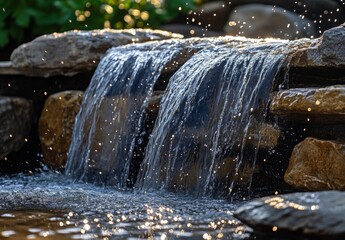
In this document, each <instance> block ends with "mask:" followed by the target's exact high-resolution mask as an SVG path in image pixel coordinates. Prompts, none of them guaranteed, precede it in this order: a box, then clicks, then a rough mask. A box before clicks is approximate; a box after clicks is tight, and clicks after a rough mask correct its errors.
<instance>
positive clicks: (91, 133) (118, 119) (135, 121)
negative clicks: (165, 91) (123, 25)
mask: <svg viewBox="0 0 345 240" xmlns="http://www.w3.org/2000/svg"><path fill="white" fill-rule="evenodd" d="M140 46H143V47H145V46H146V47H147V45H139V47H138V48H137V47H134V46H131V47H123V48H117V49H116V50H115V51H109V52H108V54H107V56H106V57H105V58H104V59H103V61H102V64H100V65H99V67H98V69H97V70H96V73H95V74H94V77H93V79H92V81H91V84H90V86H89V88H88V90H87V91H86V93H85V96H84V101H83V104H82V109H81V111H80V113H79V115H78V117H77V120H76V124H75V128H74V135H73V140H72V144H71V148H70V151H69V160H68V162H67V165H66V174H67V175H70V176H72V177H73V178H76V179H80V180H83V181H87V182H93V183H98V184H105V185H118V186H119V187H124V186H125V185H126V183H125V181H126V179H127V178H128V171H129V164H130V160H131V158H132V153H133V148H134V140H135V138H136V137H137V136H138V134H139V131H140V129H139V127H140V125H141V121H142V117H143V112H144V111H145V108H146V107H147V104H148V103H147V101H148V99H149V98H150V96H151V95H152V91H153V87H154V84H155V82H156V81H157V79H158V77H159V76H160V75H161V73H162V71H163V69H164V67H165V66H166V64H167V63H169V62H171V61H172V59H173V58H176V56H175V55H176V54H179V53H180V51H181V47H182V45H181V44H180V43H179V42H178V41H176V42H171V43H170V44H168V45H164V47H162V46H161V45H159V44H158V47H156V48H153V49H152V46H150V47H149V51H147V50H146V49H144V48H141V47H140ZM174 56H175V57H174Z"/></svg>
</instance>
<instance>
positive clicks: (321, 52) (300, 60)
mask: <svg viewBox="0 0 345 240" xmlns="http://www.w3.org/2000/svg"><path fill="white" fill-rule="evenodd" d="M290 65H291V66H293V67H335V68H344V67H345V24H342V25H340V26H339V27H335V28H332V29H329V30H327V31H325V32H324V33H323V35H322V37H321V38H320V39H318V40H317V42H315V43H314V44H313V45H312V46H311V47H308V48H305V49H302V50H298V51H297V52H295V53H294V54H293V55H292V58H291V62H290Z"/></svg>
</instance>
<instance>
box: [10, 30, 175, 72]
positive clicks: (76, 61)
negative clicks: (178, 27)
mask: <svg viewBox="0 0 345 240" xmlns="http://www.w3.org/2000/svg"><path fill="white" fill-rule="evenodd" d="M169 38H182V36H181V35H178V34H172V33H170V32H165V31H159V30H143V29H136V30H134V29H131V30H111V29H104V30H92V31H69V32H64V33H53V34H49V35H43V36H41V37H38V38H36V39H34V40H33V41H31V42H29V43H26V44H23V45H21V46H19V47H18V48H17V49H15V50H14V51H13V53H12V55H11V61H12V66H13V67H14V68H15V69H17V70H19V71H20V72H22V73H23V74H25V75H29V76H44V77H49V76H53V75H66V76H72V75H75V74H77V73H79V72H85V71H90V70H94V69H95V68H96V67H97V65H98V63H99V61H100V58H101V57H102V56H103V55H104V53H105V52H106V51H107V49H109V48H111V47H116V46H121V45H125V44H130V43H138V42H147V41H152V40H163V39H169Z"/></svg>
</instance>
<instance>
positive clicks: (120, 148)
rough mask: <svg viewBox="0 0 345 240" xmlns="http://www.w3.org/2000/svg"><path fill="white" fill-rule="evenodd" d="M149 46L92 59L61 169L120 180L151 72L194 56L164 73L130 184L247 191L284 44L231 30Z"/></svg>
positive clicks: (122, 183) (91, 178) (96, 179)
mask: <svg viewBox="0 0 345 240" xmlns="http://www.w3.org/2000/svg"><path fill="white" fill-rule="evenodd" d="M155 44H156V43H153V44H142V45H137V46H131V47H121V48H115V49H113V50H111V51H109V52H108V54H107V55H106V57H105V58H104V59H103V60H102V62H101V63H100V65H99V67H98V69H97V71H96V73H95V75H94V77H93V79H92V82H91V84H90V86H89V88H88V90H87V92H86V94H85V97H84V101H83V104H82V109H81V111H80V113H79V115H78V116H77V120H76V124H75V129H74V135H73V140H72V144H71V147H70V151H69V160H68V162H67V165H66V174H67V175H70V176H72V177H73V178H75V179H78V180H83V181H86V182H92V183H97V184H102V185H116V186H118V187H120V188H122V187H126V186H128V181H129V175H130V166H131V161H133V156H134V147H135V141H136V139H138V137H140V134H141V132H140V131H142V130H141V129H140V128H141V126H142V122H143V118H144V117H143V116H144V112H145V111H146V107H147V105H148V100H149V99H150V97H151V96H152V92H153V88H154V86H155V83H156V81H157V79H158V78H159V77H160V75H161V74H162V72H163V69H164V68H166V66H170V65H171V64H172V63H173V64H176V59H179V61H180V63H178V64H177V65H181V62H184V61H186V60H187V59H188V58H189V57H191V55H193V54H195V55H194V56H193V57H192V58H191V59H189V60H188V61H187V62H186V63H185V64H184V65H183V66H182V67H181V68H180V69H179V70H178V71H177V72H176V73H175V74H174V75H173V76H172V78H171V79H170V82H169V85H168V88H167V90H166V91H165V94H164V97H163V100H162V104H161V107H160V109H161V110H160V113H159V116H158V119H157V121H156V123H155V127H154V130H153V133H152V134H151V138H150V141H149V143H148V146H147V148H146V153H145V159H144V160H143V162H142V164H141V166H140V170H139V175H138V178H137V177H135V178H134V179H137V182H136V185H135V186H136V187H137V188H138V189H142V190H145V191H147V190H149V189H166V190H169V191H170V190H171V191H178V192H185V193H189V194H194V195H202V196H205V195H206V196H207V195H217V196H219V195H228V194H230V193H232V192H233V191H238V190H241V189H242V190H248V188H250V184H251V179H252V173H253V171H254V166H255V162H256V158H257V154H258V151H259V146H260V129H261V125H262V123H263V120H264V119H265V110H266V104H267V100H268V97H269V93H270V91H271V88H272V84H273V80H274V79H275V76H276V74H277V73H278V71H279V69H280V67H281V65H282V63H283V61H284V60H285V57H286V56H287V52H288V51H289V48H293V47H292V46H290V47H287V45H289V44H287V43H286V42H279V41H276V42H271V43H267V42H262V41H254V40H244V39H238V38H235V39H234V38H218V39H206V40H200V39H199V40H177V41H169V42H165V43H163V44H159V45H155ZM297 45H298V44H297ZM201 49H203V50H201ZM200 50H201V51H200ZM198 51H199V52H198ZM183 59H184V60H183ZM139 164H140V163H139ZM139 164H137V165H139ZM135 172H137V171H135ZM132 174H133V173H132Z"/></svg>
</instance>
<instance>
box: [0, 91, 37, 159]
mask: <svg viewBox="0 0 345 240" xmlns="http://www.w3.org/2000/svg"><path fill="white" fill-rule="evenodd" d="M32 115H33V105H32V102H31V101H29V100H26V99H23V98H13V97H0V122H1V125H0V159H3V158H4V157H6V156H7V155H8V154H10V153H11V152H13V151H18V150H20V148H21V147H22V146H23V145H24V144H25V142H26V141H27V139H26V138H27V137H28V135H29V133H30V129H31V126H32V120H33V116H32Z"/></svg>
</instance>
